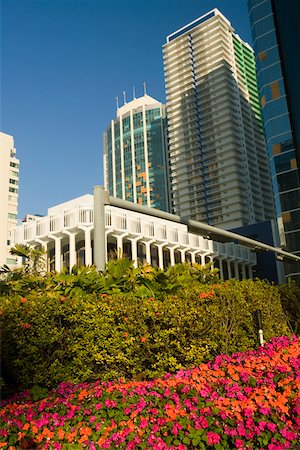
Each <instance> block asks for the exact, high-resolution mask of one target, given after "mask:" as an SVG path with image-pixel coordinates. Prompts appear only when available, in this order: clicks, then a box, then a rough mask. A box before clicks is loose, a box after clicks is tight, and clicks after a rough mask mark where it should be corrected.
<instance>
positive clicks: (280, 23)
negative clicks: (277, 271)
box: [248, 0, 300, 283]
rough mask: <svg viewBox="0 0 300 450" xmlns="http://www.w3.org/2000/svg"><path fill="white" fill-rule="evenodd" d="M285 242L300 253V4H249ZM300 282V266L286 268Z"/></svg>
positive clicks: (251, 0)
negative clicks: (299, 67)
mask: <svg viewBox="0 0 300 450" xmlns="http://www.w3.org/2000/svg"><path fill="white" fill-rule="evenodd" d="M248 8H249V15H250V22H251V31H252V37H253V43H254V50H255V53H256V65H257V76H258V83H259V89H260V98H261V106H262V112H263V117H264V122H265V134H266V140H267V147H268V155H269V161H270V168H271V175H272V181H273V189H274V196H275V206H276V215H277V220H278V226H279V231H280V241H281V242H280V243H281V246H283V247H285V248H286V249H287V250H288V251H290V252H293V253H295V254H298V255H300V179H299V174H300V171H299V167H300V165H299V162H300V75H299V73H300V72H299V69H298V64H299V60H300V31H299V18H300V4H299V1H298V0H288V1H283V0H248ZM285 271H286V276H287V277H291V278H294V279H295V280H296V281H297V282H298V283H300V264H296V263H293V264H285Z"/></svg>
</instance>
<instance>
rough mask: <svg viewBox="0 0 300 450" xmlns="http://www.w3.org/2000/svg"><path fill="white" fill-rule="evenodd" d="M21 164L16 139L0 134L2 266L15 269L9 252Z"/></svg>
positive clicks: (14, 262)
mask: <svg viewBox="0 0 300 450" xmlns="http://www.w3.org/2000/svg"><path fill="white" fill-rule="evenodd" d="M19 163H20V162H19V160H18V159H17V158H16V149H15V146H14V138H13V137H12V136H10V135H9V134H6V133H1V132H0V266H3V265H4V264H5V265H7V266H9V267H14V266H15V264H16V262H17V259H16V257H14V256H12V255H11V254H10V253H9V250H10V247H11V230H12V228H14V227H15V226H16V224H17V216H18V195H19V194H18V192H19Z"/></svg>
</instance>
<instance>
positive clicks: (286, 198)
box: [280, 189, 300, 211]
mask: <svg viewBox="0 0 300 450" xmlns="http://www.w3.org/2000/svg"><path fill="white" fill-rule="evenodd" d="M280 198H281V205H282V210H283V211H289V210H291V209H298V208H300V189H296V190H295V191H291V192H286V193H285V194H281V195H280Z"/></svg>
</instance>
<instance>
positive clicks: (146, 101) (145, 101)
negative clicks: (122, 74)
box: [117, 94, 161, 117]
mask: <svg viewBox="0 0 300 450" xmlns="http://www.w3.org/2000/svg"><path fill="white" fill-rule="evenodd" d="M144 105H145V106H153V105H157V106H160V105H161V102H159V101H158V100H155V98H153V97H150V95H148V94H145V95H143V96H142V97H138V98H134V99H133V100H131V101H130V102H128V103H125V104H124V105H123V106H121V107H120V108H118V109H117V117H120V116H123V115H124V114H126V113H127V112H129V111H131V110H132V109H137V108H140V107H142V106H144Z"/></svg>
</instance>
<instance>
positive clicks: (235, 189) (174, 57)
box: [163, 9, 274, 229]
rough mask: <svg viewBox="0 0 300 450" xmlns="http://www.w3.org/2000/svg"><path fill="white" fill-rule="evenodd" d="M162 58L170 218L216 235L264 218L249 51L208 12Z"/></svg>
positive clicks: (262, 149) (263, 169)
mask: <svg viewBox="0 0 300 450" xmlns="http://www.w3.org/2000/svg"><path fill="white" fill-rule="evenodd" d="M163 54H164V68H165V84H166V97H167V117H168V139H169V163H170V175H171V196H172V211H173V213H174V214H178V215H179V216H180V217H188V218H191V219H194V220H198V221H201V222H205V223H208V224H210V225H215V226H218V227H221V228H223V229H232V228H235V227H240V226H244V225H248V224H251V223H255V222H261V221H264V220H268V219H272V218H273V217H274V205H273V194H272V186H271V179H270V174H269V167H268V159H267V151H266V145H265V141H264V133H263V123H262V116H261V108H260V102H259V94H258V89H257V79H256V71H255V58H254V54H253V50H252V48H251V47H250V46H249V45H248V44H247V43H245V42H243V41H242V39H241V38H240V37H239V36H238V35H237V34H236V33H235V32H234V29H233V28H232V26H231V24H230V22H229V21H228V20H227V19H226V17H224V16H223V15H222V14H221V13H220V11H218V10H217V9H214V10H212V11H210V12H208V13H207V14H205V15H204V16H202V17H199V18H198V19H196V20H195V21H193V22H191V23H189V24H187V25H185V26H184V27H182V28H181V29H179V30H177V31H175V32H174V33H172V34H170V35H169V36H168V37H167V42H166V44H165V45H164V46H163Z"/></svg>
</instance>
